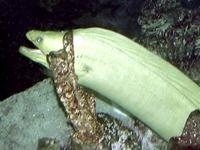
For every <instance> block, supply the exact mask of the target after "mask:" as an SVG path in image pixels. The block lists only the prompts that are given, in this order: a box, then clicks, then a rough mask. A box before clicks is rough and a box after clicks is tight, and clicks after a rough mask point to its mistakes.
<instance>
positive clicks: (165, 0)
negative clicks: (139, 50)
mask: <svg viewBox="0 0 200 150" xmlns="http://www.w3.org/2000/svg"><path fill="white" fill-rule="evenodd" d="M182 3H183V2H181V1H180V0H156V1H155V0H146V1H145V3H144V5H143V8H142V15H141V16H140V17H139V18H138V23H139V24H140V25H141V29H142V38H141V39H140V40H139V42H140V43H142V44H143V45H144V46H145V47H147V48H148V49H150V50H151V51H153V52H154V53H157V54H158V55H160V56H161V57H163V58H164V59H166V60H167V61H169V62H170V63H172V64H173V65H175V66H177V67H178V68H179V69H180V70H182V71H183V72H184V73H186V74H187V75H188V76H189V77H190V78H192V79H193V80H194V81H196V82H197V83H200V80H199V78H196V77H195V76H197V75H199V72H200V71H199V69H193V67H194V66H195V64H196V63H197V62H198V61H199V57H200V21H199V19H200V15H199V14H200V9H199V8H196V9H192V10H190V9H188V8H185V7H183V5H182ZM194 74H196V75H194Z"/></svg>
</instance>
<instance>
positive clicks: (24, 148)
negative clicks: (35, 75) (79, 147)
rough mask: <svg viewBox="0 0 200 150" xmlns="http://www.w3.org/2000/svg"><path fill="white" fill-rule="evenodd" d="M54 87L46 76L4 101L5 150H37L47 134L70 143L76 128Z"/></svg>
mask: <svg viewBox="0 0 200 150" xmlns="http://www.w3.org/2000/svg"><path fill="white" fill-rule="evenodd" d="M53 91H54V88H53V86H52V82H51V81H50V80H44V81H42V82H40V83H38V84H36V85H35V86H33V87H32V88H30V89H27V90H26V91H24V92H21V93H19V94H16V95H13V96H11V97H9V98H7V99H5V100H4V101H3V102H1V103H0V149H1V150H36V149H37V146H38V139H41V138H43V137H49V138H53V139H57V140H58V141H60V144H61V145H66V144H67V143H66V142H67V141H68V138H69V136H70V135H71V132H72V129H71V127H70V126H69V125H68V124H67V120H66V116H65V114H64V112H63V110H62V109H61V107H59V104H58V101H57V99H56V96H55V94H54V92H53Z"/></svg>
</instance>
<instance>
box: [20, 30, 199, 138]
mask: <svg viewBox="0 0 200 150" xmlns="http://www.w3.org/2000/svg"><path fill="white" fill-rule="evenodd" d="M65 32H66V31H65ZM65 32H64V31H62V32H53V31H45V32H44V31H36V30H32V31H29V32H28V33H27V35H26V36H27V38H28V39H29V40H30V41H31V42H33V43H34V45H35V46H36V47H37V48H38V49H37V50H36V49H35V50H34V49H29V48H26V47H21V48H20V53H22V54H23V55H25V56H26V57H28V58H30V59H32V60H33V61H36V62H38V63H40V64H42V65H44V66H46V67H48V64H47V61H46V55H47V54H48V53H49V52H51V51H57V50H59V49H62V48H63V45H62V38H63V36H64V34H65ZM73 33H74V35H73V36H74V50H75V72H76V74H77V76H78V83H79V84H81V85H83V86H85V87H87V88H90V89H92V90H94V91H96V92H98V93H100V94H101V95H103V96H105V97H107V98H108V99H110V100H111V101H112V102H113V103H116V104H118V105H120V106H121V107H122V108H124V109H125V110H127V111H128V112H130V113H131V114H133V115H134V116H136V117H137V118H139V119H140V120H142V121H143V122H144V123H145V124H147V125H148V126H149V127H150V128H152V129H153V130H154V131H156V132H157V133H158V134H159V135H160V136H161V137H163V138H164V139H165V140H167V141H168V140H169V139H170V137H172V136H177V135H181V133H182V130H183V128H184V125H185V122H186V120H187V118H188V116H189V114H190V113H191V112H192V111H194V110H196V109H199V108H200V88H199V86H198V85H196V84H195V83H194V82H193V81H192V80H190V79H189V78H188V77H186V76H185V75H184V74H183V73H182V72H180V71H179V70H178V69H176V68H175V67H174V66H172V65H170V64H169V63H168V62H166V61H164V60H163V59H161V58H160V57H158V56H156V55H155V54H153V53H151V52H149V51H148V50H147V49H145V48H144V47H143V46H141V45H139V44H137V43H136V42H134V41H132V40H131V39H128V38H127V37H125V36H123V35H120V34H118V33H115V32H113V31H109V30H106V29H101V28H86V29H75V30H73Z"/></svg>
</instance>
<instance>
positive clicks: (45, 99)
mask: <svg viewBox="0 0 200 150" xmlns="http://www.w3.org/2000/svg"><path fill="white" fill-rule="evenodd" d="M58 102H59V101H58V100H57V97H56V94H55V91H54V87H53V83H52V81H51V80H49V79H47V80H44V81H42V82H40V83H38V84H36V85H35V86H33V87H32V88H30V89H27V90H26V91H24V92H21V93H19V94H16V95H13V96H11V97H9V98H7V99H5V100H4V101H3V102H1V103H0V150H1V149H2V150H36V149H37V148H38V150H39V149H42V148H43V149H45V148H47V149H48V148H58V147H59V146H60V148H61V149H65V148H69V147H70V146H69V145H70V144H71V141H70V135H71V133H72V128H71V126H69V125H68V124H67V122H68V120H67V119H66V116H65V114H64V111H63V109H62V107H61V105H60V104H58ZM96 111H97V113H98V114H99V115H100V118H101V120H103V118H104V119H105V120H106V119H107V120H108V122H109V121H110V119H109V118H112V117H113V120H114V122H119V121H115V120H116V119H114V118H117V119H119V120H121V121H120V122H121V123H118V124H120V126H124V127H128V128H129V129H131V130H132V131H133V132H132V131H131V132H132V134H133V135H136V136H137V137H134V138H135V139H137V138H139V141H138V142H139V143H140V144H141V147H142V149H145V150H159V149H162V150H165V149H166V147H167V142H165V141H163V140H162V139H161V138H160V137H159V136H158V135H157V134H155V133H154V132H153V131H152V130H150V129H149V128H148V127H146V126H145V125H144V124H143V123H142V122H140V121H139V120H137V119H135V118H132V117H129V116H128V115H125V114H124V113H122V112H121V111H119V109H117V108H116V107H113V104H112V105H109V104H108V103H106V102H104V101H99V100H98V99H97V103H96ZM102 112H104V113H107V114H109V115H110V116H112V117H110V116H108V115H103V114H102ZM99 115H98V116H99ZM102 116H105V117H102ZM115 127H117V126H115ZM107 131H109V130H107ZM120 133H123V132H120ZM121 135H122V136H123V135H124V134H121ZM118 137H119V136H118ZM128 141H129V140H128ZM136 141H137V140H136ZM49 144H50V145H49ZM113 145H114V146H116V145H117V146H119V143H116V144H113ZM87 146H88V145H86V146H85V147H84V148H86V147H87ZM89 148H91V145H89Z"/></svg>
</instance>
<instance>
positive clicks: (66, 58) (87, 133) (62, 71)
mask: <svg viewBox="0 0 200 150" xmlns="http://www.w3.org/2000/svg"><path fill="white" fill-rule="evenodd" d="M47 61H48V64H49V67H50V70H52V73H53V80H54V84H55V87H56V91H57V94H58V97H59V98H60V100H61V102H62V103H63V105H64V107H65V109H66V111H67V113H68V117H69V120H70V121H71V123H72V125H73V128H74V130H75V133H74V135H73V137H74V138H75V139H76V140H77V141H79V142H97V141H99V138H100V137H101V134H102V125H100V124H99V122H98V121H97V117H96V110H95V97H94V95H92V94H89V93H87V92H85V91H84V90H83V88H81V87H80V86H78V84H77V77H76V74H75V69H74V48H73V33H72V31H69V32H67V33H66V34H65V36H64V37H63V49H62V50H59V51H56V52H51V53H50V54H49V55H48V56H47Z"/></svg>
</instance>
